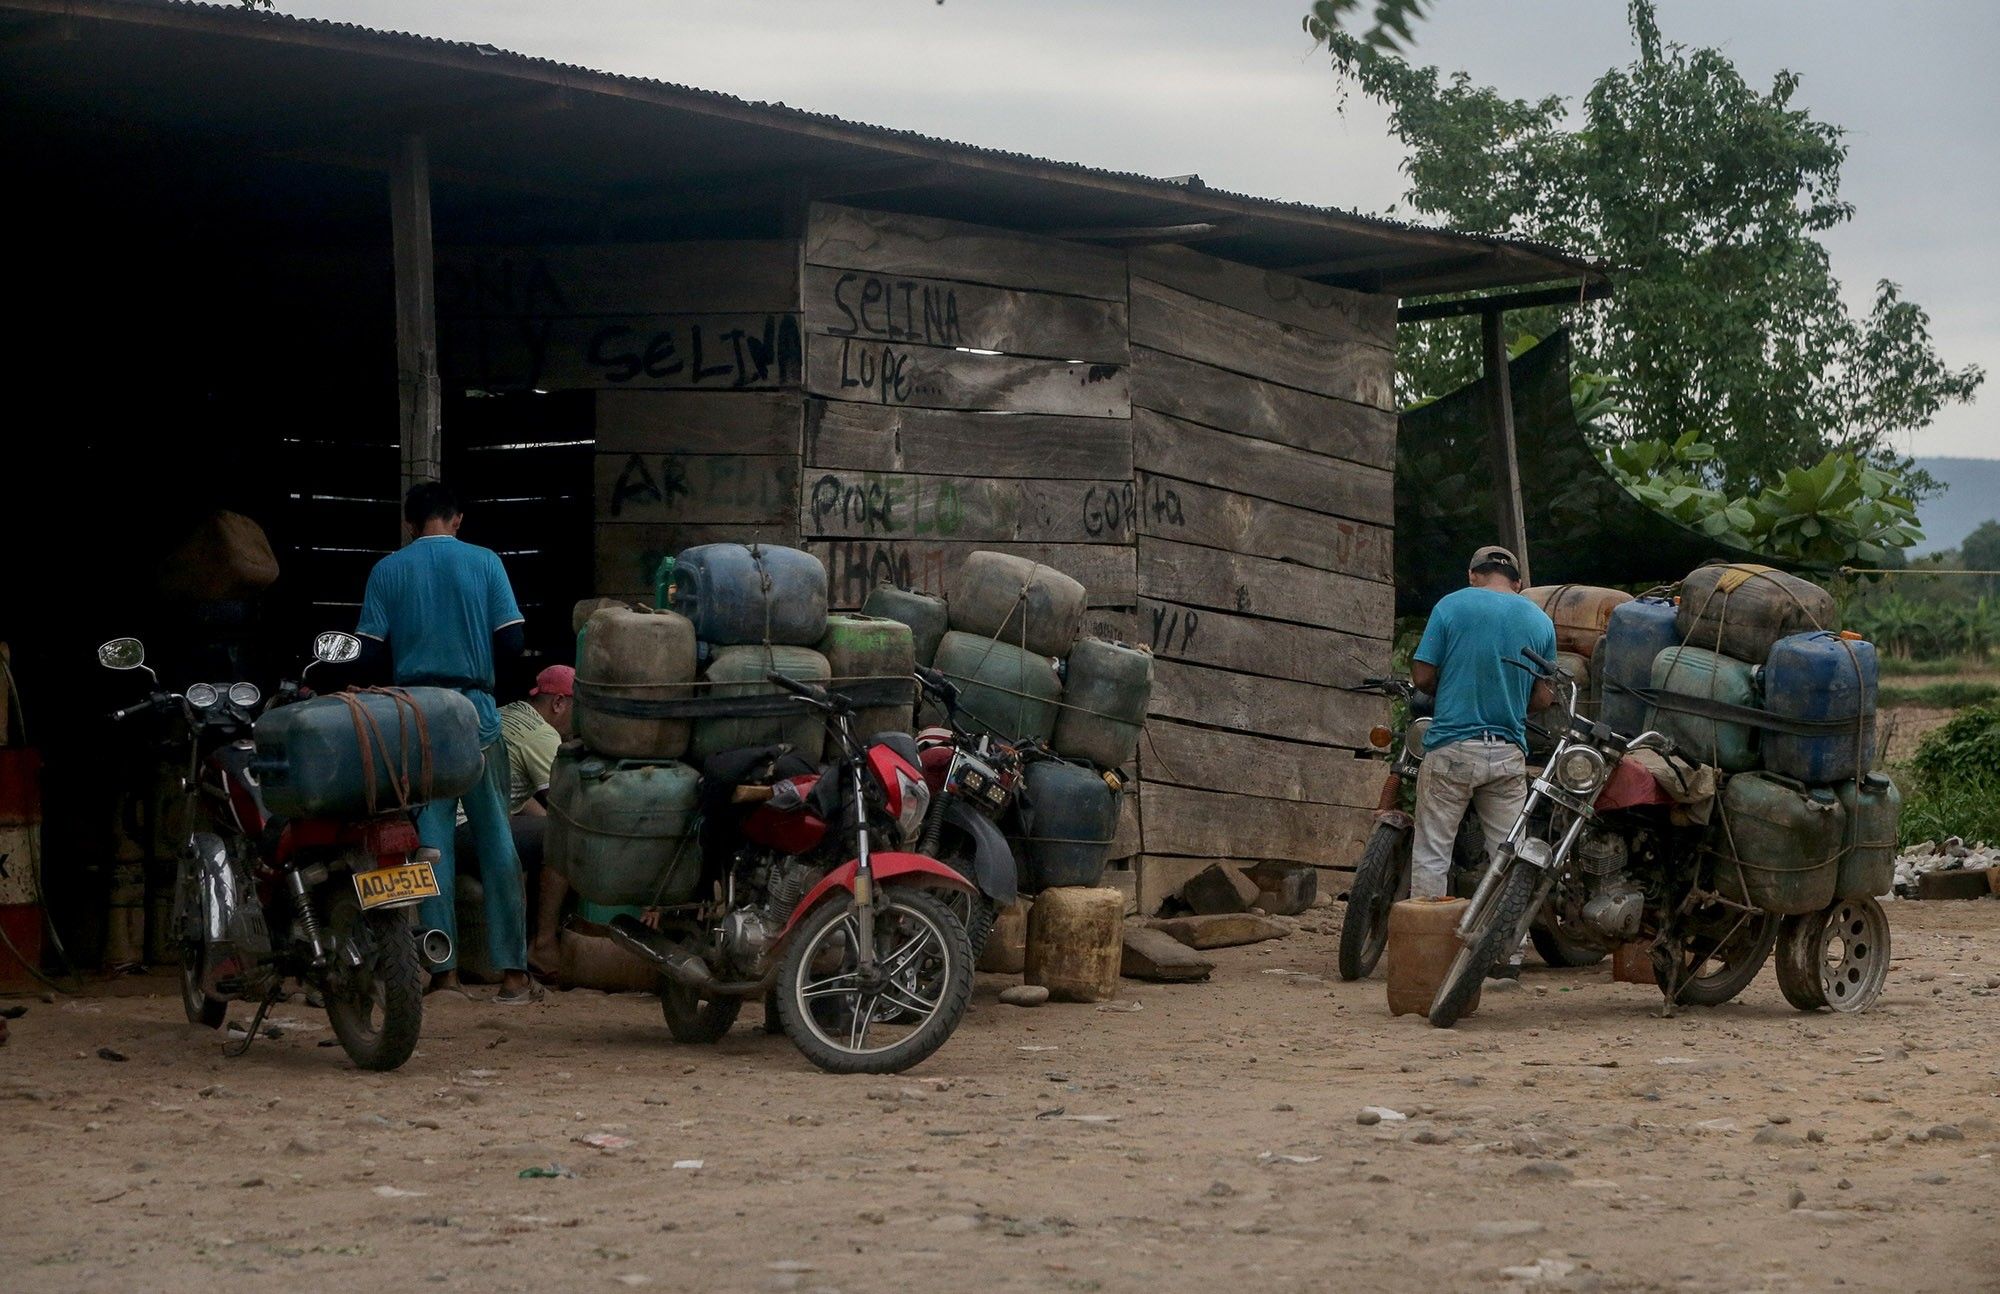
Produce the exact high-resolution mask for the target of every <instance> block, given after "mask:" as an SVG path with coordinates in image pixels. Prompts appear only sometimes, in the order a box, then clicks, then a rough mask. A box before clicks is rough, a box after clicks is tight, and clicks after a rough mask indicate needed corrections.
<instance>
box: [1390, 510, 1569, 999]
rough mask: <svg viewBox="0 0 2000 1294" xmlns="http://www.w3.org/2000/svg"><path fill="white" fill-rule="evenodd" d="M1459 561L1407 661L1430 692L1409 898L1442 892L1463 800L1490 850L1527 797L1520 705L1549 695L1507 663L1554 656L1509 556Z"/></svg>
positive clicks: (1497, 553) (1547, 631) (1540, 702)
mask: <svg viewBox="0 0 2000 1294" xmlns="http://www.w3.org/2000/svg"><path fill="white" fill-rule="evenodd" d="M1467 565H1468V568H1469V569H1468V570H1467V572H1466V584H1467V587H1465V588H1462V589H1459V590H1458V591H1457V592H1455V593H1448V594H1446V595H1445V596H1444V597H1443V598H1440V599H1439V600H1438V604H1437V606H1436V607H1435V608H1433V609H1432V611H1431V618H1430V622H1429V623H1428V624H1426V625H1425V626H1424V636H1423V639H1422V641H1420V642H1419V643H1418V644H1417V650H1416V654H1415V656H1414V658H1413V660H1412V662H1411V665H1410V681H1411V682H1412V683H1414V684H1416V686H1417V687H1419V688H1421V689H1422V690H1424V691H1426V692H1429V693H1431V694H1432V695H1433V696H1434V697H1436V698H1437V705H1436V709H1435V710H1434V711H1433V715H1434V717H1433V718H1432V720H1431V727H1430V731H1429V732H1427V733H1426V734H1424V764H1423V769H1422V771H1420V772H1419V773H1418V774H1417V812H1416V830H1415V834H1414V836H1413V838H1412V840H1411V846H1410V855H1411V856H1410V894H1411V896H1412V897H1415V898H1437V897H1440V896H1442V895H1444V894H1445V893H1447V892H1448V889H1449V886H1450V883H1451V851H1452V842H1453V840H1455V839H1456V838H1457V836H1458V824H1459V822H1460V821H1461V820H1462V819H1463V818H1464V817H1465V810H1466V806H1467V805H1471V806H1473V808H1475V809H1476V810H1477V811H1478V813H1479V823H1480V826H1481V827H1483V828H1484V829H1485V832H1486V848H1487V853H1488V854H1489V855H1491V854H1492V853H1494V852H1495V851H1497V850H1498V849H1499V847H1500V842H1501V841H1503V840H1505V839H1506V837H1507V833H1508V832H1509V831H1511V830H1512V829H1513V826H1514V820H1515V819H1516V818H1518V817H1520V816H1521V805H1522V803H1523V802H1524V801H1526V800H1527V798H1528V778H1527V772H1528V726H1527V719H1528V711H1529V710H1531V709H1534V710H1540V709H1542V708H1543V707H1545V706H1547V705H1548V704H1549V703H1550V702H1551V701H1552V700H1554V693H1553V692H1552V691H1551V689H1550V688H1549V686H1548V685H1547V684H1546V683H1542V682H1539V681H1537V680H1536V679H1535V677H1534V675H1532V674H1530V673H1528V672H1527V671H1526V670H1524V669H1516V668H1515V667H1514V665H1510V664H1508V662H1509V661H1513V662H1515V663H1516V664H1520V665H1525V664H1527V661H1526V660H1525V659H1524V658H1523V657H1522V655H1521V649H1522V648H1524V647H1525V648H1530V649H1532V650H1533V651H1534V652H1535V653H1536V654H1537V655H1539V656H1540V657H1541V658H1542V659H1543V660H1547V661H1553V660H1555V658H1556V627H1555V623H1554V622H1553V621H1551V620H1550V619H1549V618H1548V616H1547V615H1545V614H1543V612H1542V609H1541V608H1540V607H1538V606H1536V605H1535V604H1534V603H1532V602H1530V601H1528V600H1527V599H1526V598H1524V597H1521V596H1520V593H1521V571H1520V564H1519V563H1518V562H1517V561H1515V559H1514V554H1512V553H1510V552H1508V551H1507V550H1506V549H1505V548H1501V547H1499V546H1498V545H1488V546H1487V547H1485V548H1481V549H1480V550H1479V551H1477V552H1475V553H1474V554H1473V555H1472V560H1471V562H1469V563H1468V564H1467ZM1516 965H1518V962H1517V963H1516Z"/></svg>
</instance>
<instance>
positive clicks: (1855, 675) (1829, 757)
mask: <svg viewBox="0 0 2000 1294" xmlns="http://www.w3.org/2000/svg"><path fill="white" fill-rule="evenodd" d="M1875 681H1876V660H1875V644H1874V643H1871V642H1868V641H1867V640H1865V639H1863V638H1860V637H1859V636H1854V635H1849V634H1840V633H1834V632H1832V631H1830V630H1815V631H1813V632H1811V633H1802V634H1792V635H1790V636H1788V637H1784V638H1780V639H1779V640H1778V641H1777V642H1776V643H1773V644H1772V646H1771V656H1770V659H1769V660H1767V661H1765V662H1764V708H1765V709H1766V710H1769V711H1770V712H1771V713H1772V714H1773V715H1774V716H1776V717H1778V718H1781V719H1814V720H1820V719H1833V720H1841V721H1845V722H1846V723H1847V725H1848V729H1849V730H1848V731H1846V732H1839V733H1828V734H1826V735H1825V736H1817V737H1798V736H1793V735H1791V734H1789V733H1783V732H1766V733H1765V734H1764V748H1763V757H1764V767H1765V768H1767V769H1769V770H1771V771H1772V772H1773V773H1782V774H1784V775H1785V776H1786V777H1796V778H1797V779H1799V780H1800V781H1801V782H1808V783H1824V782H1846V781H1851V780H1852V779H1854V778H1855V777H1858V776H1860V775H1861V774H1863V773H1866V772H1867V771H1868V770H1869V769H1871V768H1873V767H1874V765H1875Z"/></svg>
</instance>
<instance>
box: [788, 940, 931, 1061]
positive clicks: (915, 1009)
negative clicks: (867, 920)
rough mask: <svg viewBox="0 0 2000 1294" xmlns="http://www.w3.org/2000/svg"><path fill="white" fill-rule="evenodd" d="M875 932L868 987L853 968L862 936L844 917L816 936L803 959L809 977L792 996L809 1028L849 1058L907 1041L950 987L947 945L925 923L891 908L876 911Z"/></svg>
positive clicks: (922, 1024) (804, 952)
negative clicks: (873, 962) (873, 963)
mask: <svg viewBox="0 0 2000 1294" xmlns="http://www.w3.org/2000/svg"><path fill="white" fill-rule="evenodd" d="M875 924H876V931H875V947H876V971H877V973H876V975H875V976H874V977H873V978H872V979H871V980H868V981H864V980H863V978H862V976H861V974H860V972H859V971H858V970H857V969H856V968H855V964H854V963H855V948H856V941H857V939H858V938H859V935H860V930H861V928H860V923H859V921H858V919H857V918H856V916H855V913H854V911H853V910H852V909H849V910H848V911H847V912H846V913H844V914H843V915H842V916H841V918H840V919H839V920H838V921H833V922H829V923H828V924H827V925H825V926H823V927H822V928H821V929H820V930H819V931H818V932H817V933H816V934H815V935H813V937H812V940H811V942H810V943H809V944H808V945H807V947H806V948H805V949H804V951H803V953H802V957H801V965H803V966H805V967H806V973H805V974H804V975H803V976H801V977H800V979H799V982H798V985H797V987H796V988H794V990H793V1000H794V1002H795V1004H796V1005H797V1007H798V1012H799V1018H800V1019H801V1020H802V1021H803V1022H804V1023H805V1026H806V1028H807V1029H809V1030H811V1032H812V1034H813V1035H814V1036H815V1037H816V1038H818V1039H819V1040H820V1041H821V1042H823V1043H825V1044H826V1045H827V1046H829V1047H832V1048H834V1049H835V1050H838V1051H844V1052H848V1053H850V1054H852V1055H873V1054H876V1053H879V1052H884V1051H889V1050H891V1049H893V1048H895V1047H898V1046H900V1045H902V1044H903V1043H904V1042H906V1041H908V1039H909V1038H910V1037H912V1036H913V1035H914V1034H915V1033H916V1032H917V1031H918V1030H919V1029H921V1028H923V1026H924V1025H925V1024H927V1023H928V1022H929V1021H930V1020H931V1019H932V1018H934V1017H935V1016H936V1015H937V1013H938V1011H939V1010H940V1009H942V1007H943V1005H944V996H945V990H946V986H947V985H948V984H949V982H950V970H951V946H950V942H949V940H948V939H947V938H946V937H945V932H944V931H943V930H941V929H939V928H938V927H937V926H936V925H935V924H933V923H932V921H931V920H930V918H929V917H928V916H927V915H925V914H924V913H921V912H917V911H915V910H913V909H910V908H905V907H898V906H893V905H888V906H884V907H882V908H880V909H878V910H877V911H876V914H875ZM885 927H886V928H885Z"/></svg>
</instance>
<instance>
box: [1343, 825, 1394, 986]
mask: <svg viewBox="0 0 2000 1294" xmlns="http://www.w3.org/2000/svg"><path fill="white" fill-rule="evenodd" d="M1409 878H1410V829H1409V828H1408V827H1403V826H1398V825H1397V824H1396V823H1393V822H1382V823H1377V824H1376V827H1375V832H1374V834H1373V835H1371V836H1369V837H1368V845H1367V848H1365V849H1363V850H1362V851H1361V861H1360V862H1359V863H1357V864H1355V867H1354V880H1353V882H1352V883H1351V884H1349V885H1348V887H1347V915H1346V916H1344V917H1343V918H1342V919H1341V922H1340V955H1339V957H1338V958H1337V959H1336V964H1337V965H1338V967H1339V969H1340V978H1342V979H1344V980H1357V979H1367V978H1368V976H1369V975H1371V974H1373V973H1374V970H1375V966H1376V963H1378V962H1380V961H1381V960H1382V950H1383V949H1384V948H1386V947H1388V945H1389V909H1390V908H1392V907H1394V906H1395V903H1396V896H1397V895H1398V894H1399V893H1401V892H1402V891H1403V890H1404V889H1405V888H1406V887H1407V886H1408V883H1409Z"/></svg>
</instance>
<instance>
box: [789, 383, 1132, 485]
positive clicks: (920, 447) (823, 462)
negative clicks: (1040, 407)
mask: <svg viewBox="0 0 2000 1294" xmlns="http://www.w3.org/2000/svg"><path fill="white" fill-rule="evenodd" d="M806 462H807V463H808V464H810V465H812V466H814V467H828V468H844V469H847V470H850V471H860V472H933V473H940V474H944V475H957V476H965V475H974V474H976V475H979V476H1028V477H1041V478H1054V477H1061V478H1063V479H1065V480H1078V481H1107V480H1110V481H1123V480H1130V479H1131V477H1132V424H1131V423H1130V422H1128V421H1126V420H1125V419H1122V418H1064V417H1058V416H1054V415H1049V414H1011V413H977V412H964V411H960V410H948V409H907V408H897V407H895V406H892V405H882V404H856V403H854V402H853V401H849V400H808V401H807V402H806Z"/></svg>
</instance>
